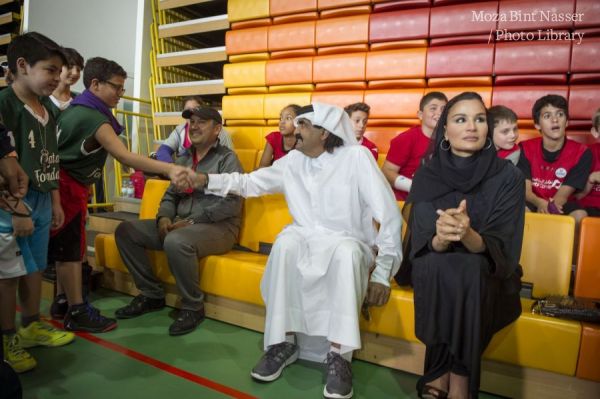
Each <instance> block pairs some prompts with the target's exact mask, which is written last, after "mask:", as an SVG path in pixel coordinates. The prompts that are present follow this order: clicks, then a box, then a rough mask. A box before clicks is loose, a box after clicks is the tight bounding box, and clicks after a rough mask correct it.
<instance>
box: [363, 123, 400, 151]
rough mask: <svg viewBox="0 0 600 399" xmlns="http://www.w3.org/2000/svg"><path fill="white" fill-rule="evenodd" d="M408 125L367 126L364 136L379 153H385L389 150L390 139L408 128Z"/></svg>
mask: <svg viewBox="0 0 600 399" xmlns="http://www.w3.org/2000/svg"><path fill="white" fill-rule="evenodd" d="M408 129H409V128H408V127H374V126H373V127H372V126H367V130H366V131H365V137H366V138H368V139H369V140H370V141H372V142H373V143H374V144H375V145H376V146H377V149H378V150H379V153H380V154H387V153H388V152H389V150H390V141H392V139H393V138H394V137H396V136H397V135H399V134H400V133H403V132H405V131H406V130H408Z"/></svg>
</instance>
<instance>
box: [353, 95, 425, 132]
mask: <svg viewBox="0 0 600 399" xmlns="http://www.w3.org/2000/svg"><path fill="white" fill-rule="evenodd" d="M421 97H423V89H403V90H366V91H365V101H364V102H365V103H367V104H369V106H370V107H371V112H370V115H369V125H370V126H398V125H400V126H406V125H411V124H414V123H417V111H418V110H419V101H421Z"/></svg>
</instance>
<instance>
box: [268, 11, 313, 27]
mask: <svg viewBox="0 0 600 399" xmlns="http://www.w3.org/2000/svg"><path fill="white" fill-rule="evenodd" d="M317 19H319V13H318V12H317V11H311V12H303V13H300V14H291V15H282V16H280V17H274V18H273V25H278V24H293V23H296V22H304V21H316V20H317Z"/></svg>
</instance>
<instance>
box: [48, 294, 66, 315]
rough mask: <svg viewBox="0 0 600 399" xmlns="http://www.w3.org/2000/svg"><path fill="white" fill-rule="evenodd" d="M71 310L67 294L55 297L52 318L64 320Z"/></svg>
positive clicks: (51, 307) (51, 310) (51, 311)
mask: <svg viewBox="0 0 600 399" xmlns="http://www.w3.org/2000/svg"><path fill="white" fill-rule="evenodd" d="M68 310H69V302H67V297H66V296H65V294H59V295H57V296H56V297H54V300H53V301H52V305H50V316H52V318H53V319H56V320H64V318H65V316H66V315H67V312H68Z"/></svg>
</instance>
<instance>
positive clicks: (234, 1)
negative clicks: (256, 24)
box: [227, 0, 270, 22]
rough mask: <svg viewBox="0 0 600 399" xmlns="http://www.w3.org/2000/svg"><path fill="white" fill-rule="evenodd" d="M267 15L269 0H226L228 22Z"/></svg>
mask: <svg viewBox="0 0 600 399" xmlns="http://www.w3.org/2000/svg"><path fill="white" fill-rule="evenodd" d="M269 16H270V15H269V0H229V1H228V2H227V19H229V22H236V21H245V20H249V19H259V18H266V17H269Z"/></svg>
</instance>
